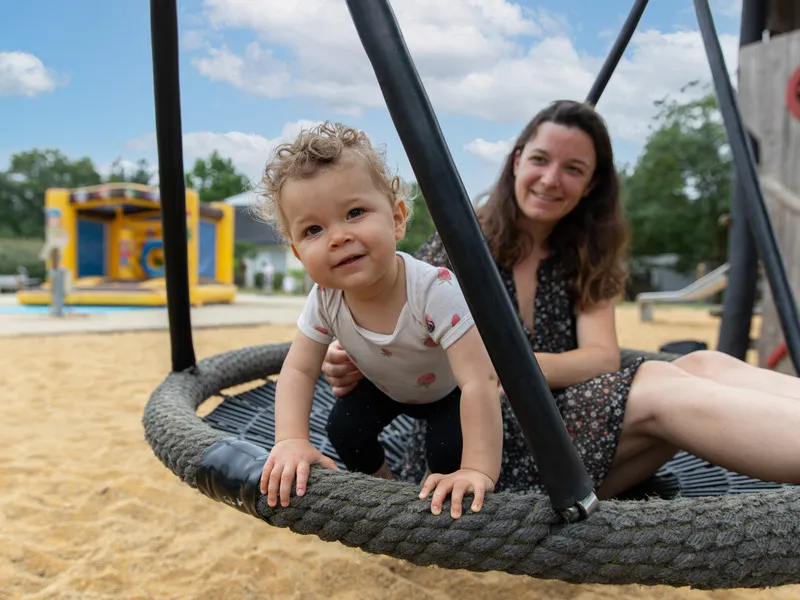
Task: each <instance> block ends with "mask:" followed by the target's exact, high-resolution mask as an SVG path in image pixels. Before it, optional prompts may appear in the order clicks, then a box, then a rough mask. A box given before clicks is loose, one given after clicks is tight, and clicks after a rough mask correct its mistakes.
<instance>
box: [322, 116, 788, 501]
mask: <svg viewBox="0 0 800 600" xmlns="http://www.w3.org/2000/svg"><path fill="white" fill-rule="evenodd" d="M477 216H478V220H479V221H480V223H481V227H482V229H483V231H484V235H485V236H486V239H487V241H488V243H489V247H490V249H491V252H492V255H493V257H494V259H495V262H496V264H497V267H498V269H499V272H500V274H501V276H502V280H503V282H504V284H505V286H506V289H507V291H508V294H509V296H510V298H511V300H512V303H513V305H514V307H515V309H516V310H517V313H518V315H519V317H520V319H521V322H522V325H523V327H524V328H525V332H526V334H527V336H528V338H529V340H530V342H531V348H532V349H533V352H534V354H535V356H536V359H537V360H538V361H539V364H540V366H541V368H542V372H543V373H544V376H545V378H546V379H547V382H548V384H549V387H550V388H551V389H552V390H553V394H554V397H555V400H556V404H557V406H558V409H559V411H560V413H561V416H562V418H563V420H564V422H565V424H566V426H567V430H568V431H569V434H570V436H571V437H572V440H573V442H574V444H575V446H576V448H577V450H578V452H579V454H580V455H581V458H582V459H583V461H584V464H585V466H586V469H587V471H588V473H589V475H590V476H591V477H592V479H593V480H594V482H595V485H596V486H597V488H598V489H597V492H598V495H599V496H600V497H601V498H607V497H612V496H615V495H617V494H619V493H621V492H623V491H625V490H627V489H628V488H630V487H631V486H633V485H635V484H637V483H639V482H641V481H643V480H645V479H647V478H648V477H649V476H651V475H652V474H653V473H654V472H655V471H657V470H658V468H659V467H660V466H661V465H663V464H664V463H665V462H666V461H667V460H669V459H670V458H671V457H672V456H673V455H674V454H675V452H676V451H677V450H678V449H683V450H686V451H688V452H691V453H692V454H695V455H696V456H699V457H701V458H704V459H705V460H708V461H709V462H712V463H714V464H718V465H720V466H722V467H725V468H728V469H730V470H733V471H737V472H740V473H743V474H746V475H749V476H751V477H756V478H759V479H763V480H771V481H781V482H787V483H800V435H798V433H797V432H798V431H800V381H798V380H797V379H795V378H793V377H789V376H786V375H782V374H779V373H774V372H772V371H767V370H764V369H759V368H756V367H753V366H751V365H748V364H746V363H744V362H741V361H739V360H736V359H734V358H732V357H729V356H727V355H725V354H722V353H719V352H714V351H701V352H694V353H691V354H688V355H686V356H683V357H680V358H678V359H676V360H675V361H673V362H663V361H645V360H644V359H643V358H639V359H637V360H636V361H634V362H633V364H631V365H629V366H627V367H625V368H620V358H619V345H618V342H617V336H616V330H615V324H614V304H615V299H616V298H617V297H618V296H619V295H620V294H621V293H622V292H623V289H624V281H625V271H624V266H623V265H624V257H625V248H626V239H627V230H626V223H625V220H624V216H623V213H622V207H621V203H620V196H619V184H618V178H617V173H616V169H615V167H614V159H613V153H612V148H611V142H610V139H609V135H608V131H607V129H606V126H605V124H604V122H603V120H602V119H601V118H600V117H599V115H597V113H596V112H595V111H594V110H593V109H592V108H591V107H590V106H589V105H586V104H582V103H577V102H571V101H559V102H555V103H553V104H551V105H550V106H549V107H547V108H545V109H544V110H543V111H541V112H540V113H539V114H538V115H536V117H534V119H533V120H532V121H531V122H530V123H528V125H527V126H526V127H525V129H523V131H522V133H521V134H520V136H519V138H518V139H517V141H516V143H515V144H514V147H513V149H512V150H511V152H510V153H509V155H508V157H507V159H506V161H505V165H504V167H503V170H502V172H501V174H500V178H499V180H498V182H497V185H496V186H495V188H494V189H493V191H492V193H491V195H490V197H489V200H488V201H487V202H486V204H484V205H483V206H481V207H480V208H479V209H478V210H477ZM417 256H418V257H419V258H421V259H422V260H425V261H427V262H430V263H432V264H436V265H439V264H446V263H447V256H446V254H445V252H444V248H443V247H442V244H441V242H440V240H439V238H438V236H436V235H434V236H433V237H432V238H431V239H430V240H429V241H428V242H427V243H426V244H425V245H424V246H423V247H422V248H421V249H420V251H419V252H418V253H417ZM323 370H324V372H325V373H326V376H327V377H328V381H329V382H330V383H331V385H332V386H333V387H334V393H335V394H341V393H343V392H344V391H345V390H347V389H348V388H349V387H350V386H352V385H354V383H355V381H357V380H358V379H359V378H360V373H359V372H358V371H357V369H356V368H355V366H354V365H353V364H352V363H350V362H349V361H348V359H347V356H346V355H344V354H343V353H342V351H341V350H339V349H337V348H336V346H335V345H332V346H331V348H330V349H329V351H328V355H327V359H326V363H325V365H324V367H323ZM503 413H504V452H503V472H502V474H501V476H500V480H499V481H498V484H497V486H496V489H497V490H507V491H521V490H531V489H533V490H537V489H538V490H541V489H542V488H541V483H540V481H539V477H538V472H537V469H536V464H535V461H534V459H533V457H532V456H531V455H530V452H529V450H528V448H527V446H526V444H525V442H524V439H523V436H522V432H521V430H520V428H519V425H518V424H517V421H516V418H515V417H514V415H513V412H512V410H511V408H510V405H509V404H508V402H507V401H504V402H503ZM415 436H416V437H417V442H419V441H420V440H421V438H419V433H418V432H417V433H416V434H415ZM420 446H421V443H412V444H409V450H408V452H409V455H408V456H407V464H406V468H405V469H404V471H405V472H404V475H405V476H409V477H413V476H420V475H421V469H422V468H423V467H424V465H422V462H421V452H422V451H423V450H421V448H420Z"/></svg>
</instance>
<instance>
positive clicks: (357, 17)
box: [347, 0, 598, 520]
mask: <svg viewBox="0 0 800 600" xmlns="http://www.w3.org/2000/svg"><path fill="white" fill-rule="evenodd" d="M347 5H348V8H349V10H350V15H351V17H352V19H353V23H354V24H355V27H356V30H357V31H358V35H359V37H360V38H361V43H362V45H363V46H364V50H365V51H366V53H367V56H368V57H369V60H370V62H371V63H372V67H373V69H374V71H375V75H376V77H377V80H378V83H379V84H380V87H381V90H382V92H383V96H384V98H385V100H386V105H387V107H388V109H389V113H390V114H391V117H392V120H393V121H394V125H395V128H396V129H397V133H398V135H399V137H400V140H401V142H402V143H403V146H404V148H405V151H406V154H407V156H408V159H409V161H410V163H411V167H412V168H413V170H414V173H415V175H416V176H417V181H418V183H419V186H420V189H421V190H422V193H423V196H424V198H425V200H426V202H427V204H428V208H429V210H430V213H431V217H432V218H433V221H434V223H435V224H436V227H437V229H438V231H439V234H440V236H441V238H442V242H443V243H444V245H445V248H446V249H447V253H448V256H449V258H450V262H451V263H452V266H453V269H454V271H455V273H456V276H457V277H458V281H459V283H460V284H461V286H462V288H463V290H464V295H465V297H466V299H467V302H468V304H469V307H470V310H471V311H472V314H473V317H474V319H475V323H476V325H477V327H478V330H479V331H480V332H481V336H482V337H483V340H484V342H485V344H486V348H487V350H488V352H489V355H490V357H491V359H492V362H493V364H494V366H495V369H496V370H497V374H498V375H499V377H500V380H501V381H502V383H503V388H504V390H505V392H506V394H507V396H508V399H509V401H510V402H511V406H512V407H513V409H514V412H515V414H516V416H517V419H518V421H519V423H520V426H521V427H522V430H523V433H524V435H525V440H526V442H527V444H528V447H529V448H530V449H531V451H532V452H533V454H534V456H535V457H536V462H537V465H538V467H539V472H540V475H541V478H542V482H543V483H544V484H545V486H546V487H547V490H548V492H549V496H550V501H551V503H552V505H553V508H554V509H556V510H557V511H559V512H560V513H561V514H562V515H563V516H564V517H565V518H567V519H569V520H577V519H580V518H585V517H586V516H587V515H588V514H590V513H591V512H593V511H594V510H595V508H596V506H597V504H598V502H597V497H596V496H595V493H594V483H593V482H592V480H591V478H590V477H589V475H588V474H587V472H586V469H585V467H584V465H583V462H582V461H581V459H580V456H579V455H578V452H577V450H576V449H575V446H574V445H573V444H572V440H571V439H570V437H569V434H568V432H567V429H566V426H565V425H564V422H563V420H562V419H561V415H560V414H559V412H558V409H557V407H556V404H555V401H554V400H553V396H552V394H551V392H550V389H549V388H548V386H547V382H546V381H545V378H544V376H543V374H542V371H541V369H540V367H539V364H538V363H537V362H536V359H535V358H534V356H533V353H532V352H531V349H530V345H529V344H528V341H527V339H526V338H525V334H524V333H523V331H522V328H521V326H520V323H519V321H518V320H517V319H516V318H515V316H514V309H513V307H512V305H511V300H510V299H509V297H508V295H507V294H506V292H505V290H504V288H503V284H502V281H501V280H500V275H499V273H498V272H497V268H496V266H495V264H494V261H493V260H492V256H491V253H490V252H489V249H488V246H487V244H486V241H485V239H484V237H483V233H482V231H481V229H480V226H479V225H478V221H477V219H476V217H475V214H474V212H473V210H472V206H471V204H470V201H469V197H468V196H467V193H466V190H465V189H464V185H463V183H462V181H461V178H460V177H459V174H458V171H457V170H456V167H455V164H454V163H453V160H452V156H451V155H450V152H449V150H448V148H447V144H446V142H445V140H444V136H443V135H442V132H441V129H440V127H439V123H438V121H437V119H436V116H435V114H434V112H433V109H432V107H431V105H430V102H429V100H428V97H427V94H426V92H425V89H424V87H423V85H422V81H421V80H420V78H419V75H418V73H417V71H416V68H415V66H414V63H413V61H412V59H411V56H410V54H409V52H408V48H407V47H406V44H405V41H404V39H403V36H402V33H401V31H400V28H399V26H398V24H397V21H396V19H395V16H394V13H393V11H392V8H391V5H390V4H389V2H388V0H347Z"/></svg>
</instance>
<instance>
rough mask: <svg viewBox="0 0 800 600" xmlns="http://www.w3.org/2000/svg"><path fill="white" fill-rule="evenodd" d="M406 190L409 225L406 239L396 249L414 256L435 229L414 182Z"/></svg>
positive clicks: (426, 206)
mask: <svg viewBox="0 0 800 600" xmlns="http://www.w3.org/2000/svg"><path fill="white" fill-rule="evenodd" d="M408 187H409V189H408V195H407V198H408V202H409V203H410V204H411V215H412V218H411V223H410V225H409V227H408V228H407V229H406V237H405V238H403V239H402V240H400V242H399V243H398V244H397V249H398V250H401V251H402V252H407V253H409V254H414V253H415V252H416V251H417V250H418V249H419V247H420V246H421V245H422V244H423V242H425V241H426V240H427V239H428V238H429V237H430V235H431V234H432V233H433V232H434V230H435V229H436V227H435V226H434V224H433V219H432V218H431V214H430V213H429V212H428V205H427V204H425V198H423V197H422V192H421V191H420V189H419V185H417V183H416V182H414V183H412V184H410V185H409V186H408Z"/></svg>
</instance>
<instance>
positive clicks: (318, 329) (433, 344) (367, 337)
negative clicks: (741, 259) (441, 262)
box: [297, 252, 473, 404]
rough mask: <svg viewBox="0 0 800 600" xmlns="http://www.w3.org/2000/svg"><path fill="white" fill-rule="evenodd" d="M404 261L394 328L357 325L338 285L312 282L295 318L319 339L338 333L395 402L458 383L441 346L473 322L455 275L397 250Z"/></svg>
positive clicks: (424, 398) (431, 396)
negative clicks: (403, 300) (403, 280)
mask: <svg viewBox="0 0 800 600" xmlns="http://www.w3.org/2000/svg"><path fill="white" fill-rule="evenodd" d="M397 255H398V256H400V257H402V259H403V261H404V262H405V267H406V298H407V300H406V304H405V306H403V309H402V311H401V312H400V317H399V318H398V320H397V325H396V326H395V329H394V332H393V333H390V334H382V333H375V332H373V331H368V330H366V329H364V328H363V327H360V326H358V325H357V324H356V323H355V321H354V320H353V317H352V315H351V313H350V309H349V308H348V306H347V303H346V302H345V301H344V293H343V292H342V290H332V289H325V288H321V287H320V286H318V285H316V284H314V287H313V288H312V289H311V293H310V294H309V295H308V298H307V300H306V305H305V307H304V309H303V313H302V314H301V315H300V318H299V320H298V322H297V325H298V327H299V328H300V331H302V332H303V333H304V334H305V335H306V336H308V337H309V338H311V339H312V340H315V341H317V342H319V343H321V344H329V343H330V342H331V341H333V340H334V339H337V340H338V342H339V344H340V345H341V346H342V348H344V350H345V351H346V352H347V354H348V355H349V356H350V358H351V360H352V361H353V362H354V363H355V364H356V366H357V367H358V369H359V370H360V371H361V372H362V373H363V374H364V376H365V377H366V378H367V379H369V380H370V381H372V382H373V383H374V384H375V385H376V386H377V387H378V388H379V389H380V390H381V391H383V392H384V393H385V394H387V395H388V396H389V397H391V398H393V399H394V400H396V401H398V402H403V403H406V404H427V403H430V402H435V401H437V400H440V399H441V398H443V397H444V396H446V395H447V394H449V393H450V392H451V391H453V389H455V387H456V386H457V385H458V383H457V382H456V379H455V377H454V376H453V371H452V369H451V368H450V363H449V361H448V360H447V355H446V353H445V350H446V349H447V348H449V347H450V346H451V345H452V344H453V343H454V342H455V341H456V340H458V339H459V338H460V337H461V336H462V335H464V333H466V332H467V331H469V329H470V327H472V325H473V320H472V315H471V314H470V312H469V308H468V306H467V302H466V300H465V299H464V296H463V294H462V292H461V288H460V287H459V286H458V282H457V281H456V279H455V275H454V274H453V273H452V272H451V271H449V270H448V269H446V268H444V267H433V266H431V265H429V264H427V263H424V262H422V261H420V260H417V259H415V258H413V257H412V256H410V255H408V254H406V253H404V252H397Z"/></svg>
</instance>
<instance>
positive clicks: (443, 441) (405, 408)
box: [328, 379, 462, 474]
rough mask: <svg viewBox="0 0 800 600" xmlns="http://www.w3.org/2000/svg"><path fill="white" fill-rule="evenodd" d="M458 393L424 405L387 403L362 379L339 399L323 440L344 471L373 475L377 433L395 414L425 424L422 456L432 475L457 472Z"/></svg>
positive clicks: (379, 449)
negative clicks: (325, 439) (334, 450)
mask: <svg viewBox="0 0 800 600" xmlns="http://www.w3.org/2000/svg"><path fill="white" fill-rule="evenodd" d="M460 409H461V390H460V389H459V388H458V387H456V388H455V389H454V390H453V391H452V392H450V393H449V394H448V395H447V396H445V397H444V398H442V399H441V400H438V401H436V402H432V403H430V404H403V403H401V402H397V401H395V400H392V399H391V398H390V397H389V396H387V395H386V394H384V393H383V392H382V391H380V390H379V389H378V388H377V387H375V385H374V384H373V383H372V382H370V381H369V380H367V379H362V380H361V381H359V382H358V385H356V387H355V388H354V389H353V391H352V392H350V393H349V394H348V395H346V396H344V397H342V398H340V399H339V400H338V401H337V402H336V404H335V405H334V407H333V409H332V410H331V412H330V415H329V416H328V439H329V440H330V441H331V444H333V447H334V448H335V449H336V452H337V454H338V455H339V458H341V459H342V462H343V463H344V464H345V466H346V467H347V469H348V470H349V471H357V472H360V473H369V474H372V473H375V472H376V471H377V470H378V469H380V468H381V466H382V465H383V462H384V459H385V453H384V450H383V446H382V445H381V443H380V442H379V441H378V434H380V432H381V431H383V428H384V427H386V426H387V425H388V424H389V423H391V422H392V421H394V419H395V418H397V417H398V416H399V415H401V414H402V415H407V416H409V417H411V418H413V419H425V420H426V421H427V422H428V427H427V433H426V437H425V448H426V458H427V461H428V467H429V468H430V470H431V472H432V473H452V472H454V471H458V469H460V468H461V449H462V438H461V410H460Z"/></svg>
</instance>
